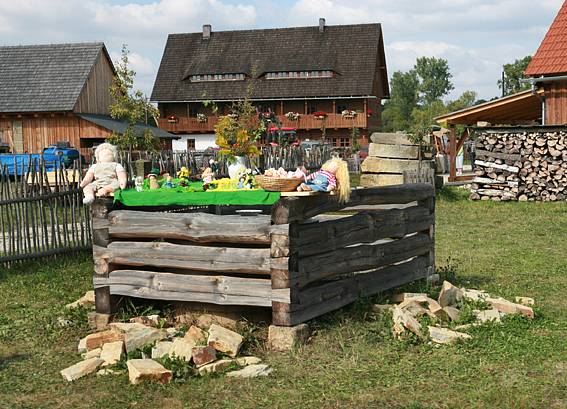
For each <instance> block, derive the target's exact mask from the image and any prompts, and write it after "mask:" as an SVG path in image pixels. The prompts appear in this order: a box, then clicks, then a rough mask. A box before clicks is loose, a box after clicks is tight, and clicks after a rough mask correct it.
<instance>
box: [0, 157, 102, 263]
mask: <svg viewBox="0 0 567 409" xmlns="http://www.w3.org/2000/svg"><path fill="white" fill-rule="evenodd" d="M9 173H13V174H18V175H20V176H15V177H14V176H9ZM80 174H81V169H80V164H78V163H77V164H76V165H75V166H73V167H72V168H71V169H56V170H54V171H50V172H47V171H46V169H45V163H43V162H37V161H32V162H31V166H29V167H26V168H23V165H22V169H18V170H17V171H12V172H8V169H7V168H6V167H4V169H3V172H2V176H1V177H0V224H1V226H2V233H1V234H2V236H1V237H0V240H1V241H2V243H1V244H0V250H1V254H0V263H2V264H4V265H6V266H10V265H11V264H13V263H14V262H18V261H22V260H29V259H37V258H42V257H46V256H56V255H59V254H64V253H72V252H76V251H81V250H89V249H90V248H91V228H90V213H89V209H88V208H87V207H84V206H83V204H82V192H81V190H80V189H79V187H78V182H79V179H80V176H79V175H80Z"/></svg>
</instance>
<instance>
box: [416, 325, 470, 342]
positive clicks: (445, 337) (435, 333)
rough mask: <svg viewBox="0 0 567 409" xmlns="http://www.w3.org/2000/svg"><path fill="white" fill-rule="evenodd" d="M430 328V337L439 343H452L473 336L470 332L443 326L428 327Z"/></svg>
mask: <svg viewBox="0 0 567 409" xmlns="http://www.w3.org/2000/svg"><path fill="white" fill-rule="evenodd" d="M427 328H428V329H429V337H430V338H431V341H433V342H435V343H437V344H451V343H453V342H456V341H458V340H460V339H470V338H472V337H471V336H470V335H469V334H465V333H463V332H457V331H452V330H450V329H447V328H441V327H432V326H429V327H427Z"/></svg>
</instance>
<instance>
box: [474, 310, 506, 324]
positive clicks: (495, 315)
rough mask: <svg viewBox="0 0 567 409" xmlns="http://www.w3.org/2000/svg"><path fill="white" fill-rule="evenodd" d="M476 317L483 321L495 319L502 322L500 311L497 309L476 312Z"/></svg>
mask: <svg viewBox="0 0 567 409" xmlns="http://www.w3.org/2000/svg"><path fill="white" fill-rule="evenodd" d="M475 315H476V319H477V320H479V321H480V322H482V323H485V322H489V321H494V322H500V312H499V311H498V310H496V309H492V310H484V311H477V312H475Z"/></svg>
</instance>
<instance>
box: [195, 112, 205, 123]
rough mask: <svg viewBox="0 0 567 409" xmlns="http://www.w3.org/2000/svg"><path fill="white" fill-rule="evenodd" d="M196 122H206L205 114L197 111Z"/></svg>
mask: <svg viewBox="0 0 567 409" xmlns="http://www.w3.org/2000/svg"><path fill="white" fill-rule="evenodd" d="M197 122H201V123H203V122H207V115H205V114H201V113H198V114H197Z"/></svg>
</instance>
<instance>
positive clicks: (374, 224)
mask: <svg viewBox="0 0 567 409" xmlns="http://www.w3.org/2000/svg"><path fill="white" fill-rule="evenodd" d="M379 205H388V206H379ZM395 205H398V206H395ZM347 206H348V208H349V213H338V212H340V210H342V209H344V208H346V207H347ZM353 206H359V207H361V208H363V209H360V208H359V210H358V211H356V212H355V214H352V209H353ZM355 209H356V208H355ZM167 210H168V209H167V208H161V209H159V211H138V210H133V209H129V208H128V209H125V208H123V207H122V208H116V207H114V205H112V204H111V203H109V202H104V201H102V200H99V201H97V202H96V203H95V205H94V206H93V230H94V231H93V243H94V246H93V254H94V260H95V268H94V270H95V271H94V280H93V282H94V287H95V290H96V291H95V292H96V308H97V313H100V314H111V313H113V312H114V311H115V308H116V303H117V301H118V300H119V299H120V298H121V297H124V296H129V297H138V298H147V299H156V300H166V301H185V302H192V303H199V305H201V304H202V306H203V309H207V306H210V305H211V304H217V305H225V306H228V307H227V308H230V306H252V307H264V308H270V309H271V311H272V321H273V323H274V324H275V325H283V326H292V325H296V324H299V323H302V322H305V321H307V320H310V319H312V318H315V317H317V316H319V315H322V314H324V313H327V312H329V311H333V310H335V309H338V308H340V307H342V306H344V305H347V304H349V303H351V302H353V301H355V300H356V299H357V298H359V297H363V296H368V295H372V294H375V293H378V292H380V291H384V290H387V289H390V288H392V287H396V286H399V285H402V284H405V283H408V282H410V281H413V280H417V279H421V278H425V277H426V276H427V275H428V274H430V273H431V272H432V271H433V270H434V258H435V257H434V244H435V243H434V241H435V240H434V237H435V236H434V226H435V197H434V190H433V187H432V186H431V185H427V184H412V185H400V186H390V187H382V188H368V189H357V190H354V191H353V192H352V195H351V200H350V201H349V202H348V203H347V204H340V203H338V201H337V200H336V198H335V197H334V196H330V195H326V194H315V195H312V196H296V197H282V198H281V199H280V201H279V202H277V203H276V204H275V205H274V206H273V207H272V211H271V214H270V215H268V214H266V215H258V216H249V217H243V216H238V215H217V214H208V213H179V212H177V213H167V212H166V211H167ZM327 212H334V214H332V215H323V213H327Z"/></svg>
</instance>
